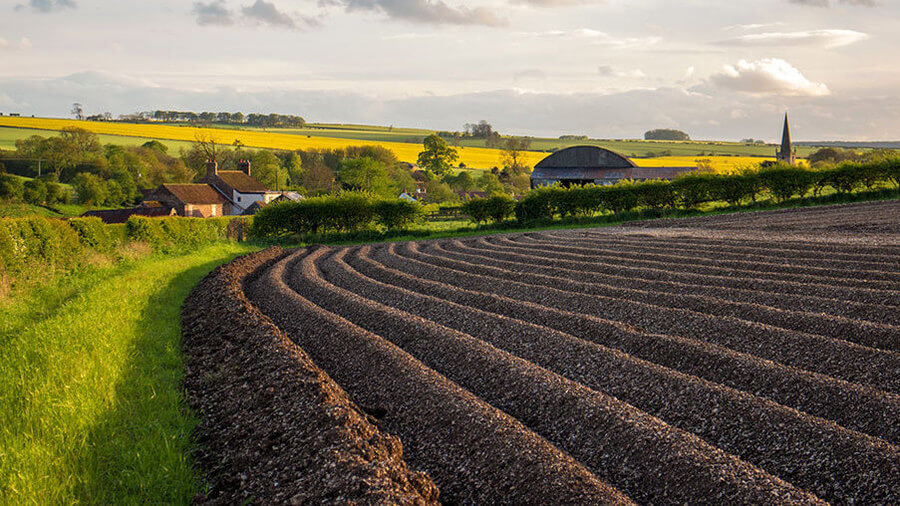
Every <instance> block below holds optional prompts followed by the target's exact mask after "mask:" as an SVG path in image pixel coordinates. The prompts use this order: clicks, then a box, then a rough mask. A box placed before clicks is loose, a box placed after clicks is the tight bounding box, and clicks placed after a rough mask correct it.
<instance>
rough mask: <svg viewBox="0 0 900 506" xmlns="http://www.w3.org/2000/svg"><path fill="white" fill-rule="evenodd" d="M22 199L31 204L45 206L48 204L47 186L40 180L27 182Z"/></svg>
mask: <svg viewBox="0 0 900 506" xmlns="http://www.w3.org/2000/svg"><path fill="white" fill-rule="evenodd" d="M22 199H23V200H24V201H25V202H28V203H29V204H36V205H43V204H44V203H46V202H47V185H46V184H45V183H44V182H43V181H41V180H40V179H29V180H28V181H25V184H24V191H23V193H22Z"/></svg>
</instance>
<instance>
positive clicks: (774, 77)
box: [709, 58, 831, 97]
mask: <svg viewBox="0 0 900 506" xmlns="http://www.w3.org/2000/svg"><path fill="white" fill-rule="evenodd" d="M709 82H710V83H711V84H713V85H714V86H716V87H719V88H722V89H726V90H731V91H739V92H743V93H749V94H752V95H782V96H809V97H820V96H825V95H829V94H830V93H831V91H830V90H829V89H828V86H826V85H825V84H823V83H816V82H813V81H810V80H809V79H807V78H806V77H805V76H804V75H803V74H802V73H801V72H800V71H799V70H798V69H797V68H795V67H794V66H793V65H791V64H790V63H788V62H786V61H784V60H782V59H779V58H765V59H762V60H759V61H753V62H750V61H746V60H741V61H739V62H738V63H737V65H725V66H724V67H723V69H722V71H721V72H719V73H717V74H713V75H712V76H710V78H709Z"/></svg>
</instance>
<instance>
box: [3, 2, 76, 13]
mask: <svg viewBox="0 0 900 506" xmlns="http://www.w3.org/2000/svg"><path fill="white" fill-rule="evenodd" d="M77 6H78V4H76V3H75V0H29V1H28V5H27V6H26V5H25V4H19V5H16V8H15V10H17V11H20V10H23V9H25V8H26V7H31V8H32V9H34V10H36V11H38V12H45V13H46V12H53V11H60V10H63V9H66V8H68V9H74V8H75V7H77Z"/></svg>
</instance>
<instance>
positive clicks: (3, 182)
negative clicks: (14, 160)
mask: <svg viewBox="0 0 900 506" xmlns="http://www.w3.org/2000/svg"><path fill="white" fill-rule="evenodd" d="M24 191H25V187H24V185H23V184H22V180H21V179H19V178H18V177H16V176H13V175H12V174H0V199H7V200H17V201H18V200H22V196H23V193H24Z"/></svg>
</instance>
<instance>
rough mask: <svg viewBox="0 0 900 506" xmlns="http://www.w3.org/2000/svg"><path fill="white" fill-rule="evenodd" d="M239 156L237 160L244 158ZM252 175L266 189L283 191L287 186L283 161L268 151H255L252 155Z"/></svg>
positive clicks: (286, 174)
mask: <svg viewBox="0 0 900 506" xmlns="http://www.w3.org/2000/svg"><path fill="white" fill-rule="evenodd" d="M244 157H245V156H244V155H238V156H237V158H244ZM249 158H250V167H251V174H253V177H255V178H256V179H257V180H259V182H260V183H262V184H263V185H265V187H266V188H271V189H283V188H284V187H285V186H287V176H288V173H287V170H285V168H284V167H283V166H282V165H281V160H280V159H279V158H278V157H277V156H275V153H272V152H271V151H269V150H267V149H260V150H257V151H253V152H252V153H251V154H250V157H249Z"/></svg>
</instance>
